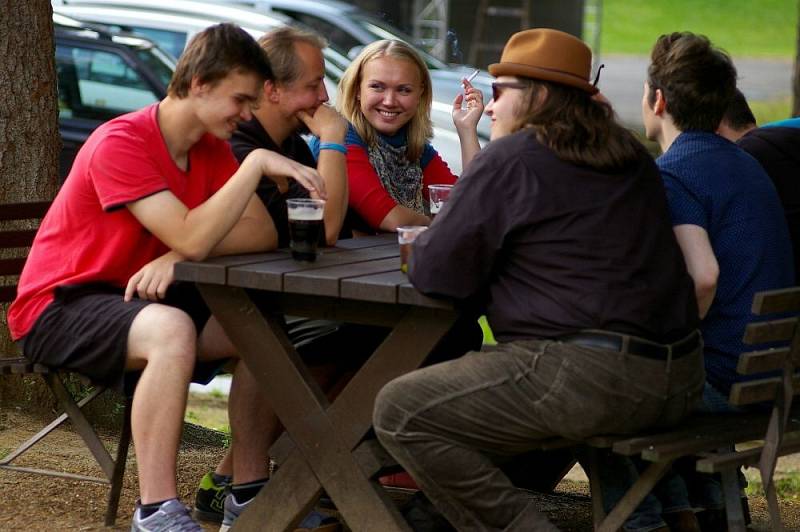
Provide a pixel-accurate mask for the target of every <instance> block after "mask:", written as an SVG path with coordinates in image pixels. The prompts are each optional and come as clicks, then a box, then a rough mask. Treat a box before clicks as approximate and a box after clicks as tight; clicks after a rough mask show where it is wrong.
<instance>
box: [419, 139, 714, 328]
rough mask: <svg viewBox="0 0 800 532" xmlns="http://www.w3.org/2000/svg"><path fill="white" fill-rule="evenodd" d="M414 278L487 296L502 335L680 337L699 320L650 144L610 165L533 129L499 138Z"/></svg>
mask: <svg viewBox="0 0 800 532" xmlns="http://www.w3.org/2000/svg"><path fill="white" fill-rule="evenodd" d="M409 278H410V279H411V282H412V283H413V284H414V285H415V286H416V287H417V288H418V289H419V290H421V291H422V292H424V293H428V294H432V295H442V296H448V297H451V298H456V299H458V300H472V301H473V302H477V303H478V305H479V306H480V307H481V309H482V310H485V311H486V314H487V317H488V318H489V323H490V325H491V327H492V330H493V331H494V333H495V336H496V337H497V338H498V340H501V341H512V340H520V339H526V338H554V337H558V336H562V335H564V334H569V333H573V332H576V331H578V330H583V329H602V330H607V331H615V332H619V333H627V334H633V335H636V336H640V337H644V338H648V339H651V340H654V341H659V342H673V341H675V340H677V339H679V338H682V337H683V336H685V335H686V334H688V333H689V332H691V331H692V330H693V329H695V328H696V327H697V325H698V321H699V320H698V315H697V302H696V300H695V296H694V285H693V283H692V279H691V278H690V277H689V274H688V273H687V271H686V266H685V264H684V260H683V255H682V254H681V250H680V248H679V247H678V243H677V241H676V239H675V235H674V233H673V230H672V224H671V221H670V215H669V211H668V209H667V199H666V194H665V192H664V185H663V183H662V181H661V176H660V174H659V172H658V169H657V168H656V166H655V163H654V161H653V159H652V157H650V155H649V154H648V153H647V152H646V151H645V149H644V148H642V150H641V155H640V157H639V158H638V160H636V161H634V162H632V163H631V164H629V165H628V167H627V168H624V169H622V170H620V171H616V172H602V171H598V170H595V169H593V168H589V167H582V166H577V165H574V164H571V163H567V162H564V161H562V160H560V159H558V158H557V157H556V155H555V154H554V153H553V151H552V150H550V149H549V148H547V147H546V146H543V145H542V144H541V143H539V142H537V141H536V139H535V138H534V136H533V134H532V133H530V132H529V131H521V132H517V133H515V134H513V135H509V136H507V137H504V138H501V139H499V140H497V141H492V142H491V143H490V144H489V146H487V147H486V148H484V149H483V151H481V153H479V154H478V155H477V156H476V158H475V159H473V161H472V162H471V163H470V166H469V168H468V169H467V171H466V172H465V173H464V174H463V175H462V176H461V178H460V179H459V180H458V183H457V184H456V186H455V188H454V189H453V192H452V194H451V196H450V200H449V201H448V202H447V203H445V206H444V207H443V209H442V211H441V212H440V213H439V214H438V215H437V217H436V220H435V222H434V223H433V224H432V225H431V227H430V229H429V230H428V231H426V232H424V233H422V234H421V235H420V236H419V237H418V238H417V239H416V241H415V242H414V247H413V253H412V255H411V262H410V272H409Z"/></svg>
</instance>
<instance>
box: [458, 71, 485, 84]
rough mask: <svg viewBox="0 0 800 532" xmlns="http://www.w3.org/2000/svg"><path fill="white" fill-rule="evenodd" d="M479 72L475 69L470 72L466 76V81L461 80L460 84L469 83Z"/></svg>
mask: <svg viewBox="0 0 800 532" xmlns="http://www.w3.org/2000/svg"><path fill="white" fill-rule="evenodd" d="M480 73H481V71H480V70H476V71H475V72H473V73H472V74H470V75H469V76H467V79H466V83H465V82H464V81H462V82H461V84H462V85H466V84H467V83H471V82H472V80H473V79H475V78H476V77H477V76H478V74H480Z"/></svg>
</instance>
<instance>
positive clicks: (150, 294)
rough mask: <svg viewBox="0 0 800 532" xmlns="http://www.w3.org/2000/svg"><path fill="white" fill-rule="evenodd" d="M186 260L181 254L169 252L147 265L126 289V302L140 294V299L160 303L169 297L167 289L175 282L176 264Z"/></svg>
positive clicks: (133, 277) (129, 282) (131, 279)
mask: <svg viewBox="0 0 800 532" xmlns="http://www.w3.org/2000/svg"><path fill="white" fill-rule="evenodd" d="M182 260H184V257H183V256H181V255H180V254H178V253H176V252H174V251H169V252H167V253H165V254H163V255H161V256H160V257H158V258H157V259H155V260H152V261H150V262H148V263H147V264H145V265H144V266H143V267H142V269H141V270H139V271H138V272H136V273H134V274H133V276H132V277H131V278H130V279H129V280H128V286H127V287H125V301H130V300H131V299H133V296H134V294H139V299H146V300H148V301H160V300H162V299H164V297H165V296H166V295H167V288H169V285H170V284H172V281H173V280H175V263H176V262H180V261H182Z"/></svg>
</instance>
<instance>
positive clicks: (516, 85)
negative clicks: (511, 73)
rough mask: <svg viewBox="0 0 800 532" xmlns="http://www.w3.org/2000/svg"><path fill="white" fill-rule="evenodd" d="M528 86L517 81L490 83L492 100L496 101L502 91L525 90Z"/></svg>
mask: <svg viewBox="0 0 800 532" xmlns="http://www.w3.org/2000/svg"><path fill="white" fill-rule="evenodd" d="M526 88H528V85H526V84H525V83H520V82H518V81H506V82H502V81H495V82H494V83H492V100H494V101H497V100H498V98H500V94H501V93H502V90H503V89H526Z"/></svg>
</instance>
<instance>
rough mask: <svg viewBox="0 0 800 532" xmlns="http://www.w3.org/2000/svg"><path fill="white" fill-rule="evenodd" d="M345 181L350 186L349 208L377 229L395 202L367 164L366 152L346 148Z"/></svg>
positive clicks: (357, 147)
mask: <svg viewBox="0 0 800 532" xmlns="http://www.w3.org/2000/svg"><path fill="white" fill-rule="evenodd" d="M347 179H348V182H349V184H350V207H351V208H352V209H353V210H355V211H356V212H357V213H358V214H359V216H361V217H362V218H363V219H364V220H365V221H366V222H367V223H368V224H369V225H370V227H372V228H374V229H378V228H379V227H380V225H381V222H382V221H383V219H384V218H386V215H387V214H389V211H391V210H392V209H394V207H395V206H396V205H397V202H395V201H394V199H392V197H391V196H390V195H389V193H388V192H386V189H384V188H383V185H381V181H380V178H379V177H378V174H377V173H376V172H375V169H374V168H373V167H372V165H371V164H370V162H369V156H368V155H367V150H365V149H364V148H363V147H361V146H356V145H353V144H350V145H349V146H347Z"/></svg>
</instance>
